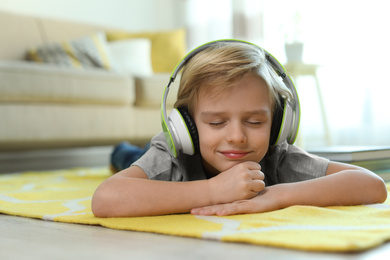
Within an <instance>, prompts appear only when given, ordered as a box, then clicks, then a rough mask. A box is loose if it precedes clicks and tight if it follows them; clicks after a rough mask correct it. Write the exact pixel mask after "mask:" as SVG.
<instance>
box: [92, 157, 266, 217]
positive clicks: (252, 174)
mask: <svg viewBox="0 0 390 260" xmlns="http://www.w3.org/2000/svg"><path fill="white" fill-rule="evenodd" d="M263 179H264V175H263V173H262V172H261V171H260V165H259V164H258V163H254V162H246V163H242V164H239V165H236V166H235V167H232V168H231V169H229V170H228V171H226V172H224V173H223V174H220V175H218V176H216V177H214V178H212V179H210V180H200V181H190V182H171V181H155V180H149V179H148V177H147V175H146V174H145V172H144V171H143V170H142V169H141V168H139V167H137V166H131V167H130V168H128V169H125V170H123V171H121V172H119V173H116V174H115V175H113V176H111V177H110V178H108V179H107V180H105V181H104V182H103V183H102V184H101V185H100V186H99V187H98V189H97V190H96V191H95V194H94V196H93V198H92V211H93V213H94V214H95V215H96V216H97V217H130V216H150V215H162V214H171V213H184V212H190V210H191V209H192V208H196V207H203V206H208V205H215V204H220V203H228V202H233V201H237V200H242V199H249V198H253V197H255V196H256V195H257V194H258V192H259V191H261V190H263V189H264V182H263Z"/></svg>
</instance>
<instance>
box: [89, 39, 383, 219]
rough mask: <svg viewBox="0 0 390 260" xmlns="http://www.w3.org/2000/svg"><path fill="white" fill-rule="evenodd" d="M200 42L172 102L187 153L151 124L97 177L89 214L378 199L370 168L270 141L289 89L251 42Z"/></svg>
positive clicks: (251, 209) (211, 211)
mask: <svg viewBox="0 0 390 260" xmlns="http://www.w3.org/2000/svg"><path fill="white" fill-rule="evenodd" d="M206 46H207V47H205V48H204V49H203V50H201V51H199V52H197V53H196V54H195V55H194V56H192V57H191V58H189V60H188V61H186V64H185V68H184V70H183V73H182V76H181V81H180V87H179V92H178V98H177V101H176V103H175V107H176V108H178V109H179V111H181V112H182V113H188V114H189V117H190V118H192V119H191V120H193V124H194V125H193V126H189V128H194V129H193V130H190V131H191V132H193V133H192V134H191V135H192V136H193V142H194V148H195V154H194V155H189V154H191V152H189V153H188V152H186V153H188V154H186V153H183V151H184V150H185V149H186V148H183V149H182V152H180V151H177V152H178V154H177V157H176V155H175V154H174V156H172V154H171V152H170V149H171V147H170V145H169V144H168V143H169V135H166V136H165V135H164V134H163V133H160V134H158V135H157V136H155V137H154V138H153V139H152V141H151V146H150V148H149V149H148V150H147V152H146V153H145V154H144V155H143V156H142V157H141V158H140V159H139V160H137V161H136V162H135V163H133V164H132V165H131V166H130V167H128V168H126V169H123V170H122V171H120V172H118V173H116V174H115V175H113V176H111V177H110V178H108V179H107V180H105V181H104V182H103V183H102V184H101V185H100V186H99V187H98V189H97V190H96V192H95V194H94V196H93V199H92V210H93V213H94V214H95V215H96V216H97V217H130V216H147V215H162V214H172V213H187V212H191V213H192V214H199V215H232V214H242V213H256V212H267V211H272V210H277V209H281V208H285V207H288V206H292V205H313V206H335V205H358V204H370V203H379V202H383V201H384V200H385V199H386V197H387V190H386V186H385V184H384V182H383V180H382V179H381V178H379V177H378V176H377V175H375V174H374V173H372V172H370V171H368V170H366V169H363V168H360V167H357V166H352V165H347V164H342V163H337V162H329V161H328V160H327V159H324V158H320V157H317V156H314V155H311V154H308V153H306V152H305V151H303V150H301V149H300V148H298V147H296V146H293V145H290V144H289V143H288V142H287V141H286V140H281V142H277V141H275V136H274V132H275V129H274V127H273V123H274V122H275V121H277V120H276V119H275V116H276V114H277V113H278V111H279V110H280V108H281V106H286V105H288V101H289V100H293V99H294V98H296V97H294V95H293V94H294V93H292V91H291V89H289V88H288V87H287V86H286V85H285V84H284V83H283V82H282V81H281V80H280V78H279V77H278V75H277V74H276V73H275V70H274V68H273V67H272V66H271V65H270V62H269V60H268V59H267V57H266V53H265V52H264V51H263V50H262V49H261V48H259V47H257V46H255V45H252V44H249V43H244V42H239V41H227V42H226V41H217V42H214V43H212V44H209V45H206ZM179 67H180V66H179ZM284 100H285V101H286V102H287V103H285V102H283V101H284ZM185 111H188V112H185ZM183 117H186V116H183ZM188 124H190V122H188ZM165 130H166V129H165ZM172 135H175V134H174V133H172ZM167 137H168V138H167ZM173 139H175V137H174V138H173ZM284 139H286V138H284ZM279 141H280V140H279ZM290 141H291V140H290Z"/></svg>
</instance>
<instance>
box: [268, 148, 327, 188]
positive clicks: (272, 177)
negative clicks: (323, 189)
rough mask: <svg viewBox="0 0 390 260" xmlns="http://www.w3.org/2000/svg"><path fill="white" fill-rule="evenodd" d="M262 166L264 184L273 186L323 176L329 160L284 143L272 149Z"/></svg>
mask: <svg viewBox="0 0 390 260" xmlns="http://www.w3.org/2000/svg"><path fill="white" fill-rule="evenodd" d="M262 164H263V165H264V167H263V168H264V169H263V172H264V174H265V176H266V184H267V185H273V184H278V183H291V182H298V181H305V180H310V179H315V178H318V177H322V176H325V174H326V170H327V169H328V165H329V160H328V159H325V158H323V157H319V156H317V155H313V154H310V153H308V152H306V151H304V150H303V149H301V148H299V147H298V146H295V145H289V144H287V142H285V143H282V144H280V145H278V146H276V147H274V148H273V150H272V151H270V152H269V154H268V155H267V157H266V158H265V160H264V161H263V162H262ZM263 165H262V166H263Z"/></svg>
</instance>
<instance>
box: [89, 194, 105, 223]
mask: <svg viewBox="0 0 390 260" xmlns="http://www.w3.org/2000/svg"><path fill="white" fill-rule="evenodd" d="M104 204H105V203H104V202H103V201H102V198H101V196H100V195H98V194H96V193H95V194H94V195H93V197H92V201H91V210H92V213H93V215H95V217H97V218H106V217H108V214H107V211H106V207H105V206H104Z"/></svg>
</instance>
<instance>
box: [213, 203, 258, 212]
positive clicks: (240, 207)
mask: <svg viewBox="0 0 390 260" xmlns="http://www.w3.org/2000/svg"><path fill="white" fill-rule="evenodd" d="M252 211H253V210H252V209H251V207H250V203H249V201H248V200H241V201H236V202H233V203H228V204H223V205H222V207H221V208H220V209H219V210H218V211H216V212H215V215H217V216H230V215H237V214H246V213H252Z"/></svg>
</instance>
